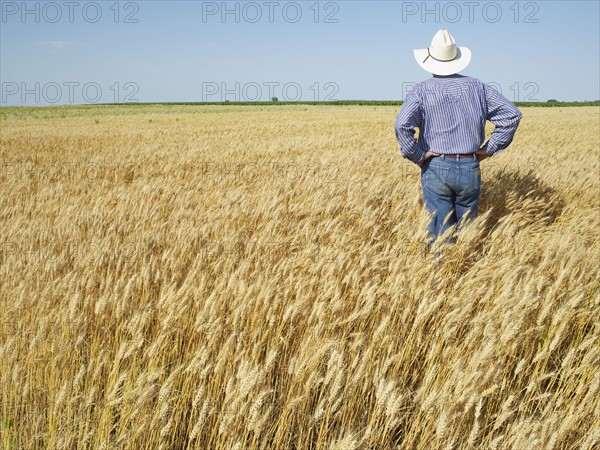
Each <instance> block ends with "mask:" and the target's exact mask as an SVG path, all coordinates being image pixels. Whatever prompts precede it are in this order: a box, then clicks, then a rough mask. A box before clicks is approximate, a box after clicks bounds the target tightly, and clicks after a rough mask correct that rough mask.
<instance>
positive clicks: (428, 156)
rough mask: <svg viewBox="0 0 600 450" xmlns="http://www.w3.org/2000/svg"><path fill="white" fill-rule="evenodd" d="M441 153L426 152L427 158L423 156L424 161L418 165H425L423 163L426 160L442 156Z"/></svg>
mask: <svg viewBox="0 0 600 450" xmlns="http://www.w3.org/2000/svg"><path fill="white" fill-rule="evenodd" d="M440 155H441V153H434V152H427V153H425V158H423V161H421V162H420V163H418V164H417V165H418V166H419V167H423V163H424V162H425V161H427V160H428V159H429V158H433V157H434V156H440Z"/></svg>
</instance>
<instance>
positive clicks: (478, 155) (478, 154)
mask: <svg viewBox="0 0 600 450" xmlns="http://www.w3.org/2000/svg"><path fill="white" fill-rule="evenodd" d="M475 157H476V158H477V160H478V161H483V160H484V159H486V158H489V157H490V155H488V153H487V152H486V151H485V150H477V151H476V152H475Z"/></svg>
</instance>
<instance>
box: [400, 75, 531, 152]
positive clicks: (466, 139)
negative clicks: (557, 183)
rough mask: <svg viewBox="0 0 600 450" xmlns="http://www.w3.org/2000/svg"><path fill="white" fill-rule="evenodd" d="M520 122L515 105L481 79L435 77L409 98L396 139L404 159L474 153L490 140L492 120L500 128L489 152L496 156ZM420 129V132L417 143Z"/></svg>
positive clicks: (421, 84)
mask: <svg viewBox="0 0 600 450" xmlns="http://www.w3.org/2000/svg"><path fill="white" fill-rule="evenodd" d="M520 118H521V113H520V111H519V110H518V109H517V108H516V107H515V106H514V105H513V104H512V103H511V102H509V101H508V100H507V99H506V98H504V97H503V96H502V95H500V94H499V93H498V92H497V91H496V90H495V89H493V88H491V87H490V86H488V85H486V84H484V83H482V82H481V81H479V80H478V79H476V78H471V77H468V76H463V75H459V74H454V75H449V76H437V75H434V76H433V77H432V78H429V79H427V80H425V81H423V82H421V83H419V84H417V85H416V86H415V87H414V89H413V90H412V91H411V92H410V94H409V95H408V96H407V99H406V102H405V103H404V105H403V107H402V110H401V112H400V114H399V115H398V119H397V121H396V136H397V138H398V141H399V143H400V146H401V151H402V154H403V156H404V157H407V158H408V159H411V160H412V161H414V162H419V161H420V160H419V159H417V158H419V157H421V156H422V155H424V154H425V153H426V152H428V151H431V152H434V153H441V154H444V153H465V154H466V153H473V152H476V151H477V150H479V149H480V147H481V144H482V143H483V141H484V139H485V122H486V120H491V121H492V122H494V123H495V124H496V126H497V130H496V132H495V133H494V135H493V136H492V139H490V142H488V145H487V146H486V148H485V149H486V150H487V151H488V154H489V155H490V156H491V155H492V154H494V153H497V152H499V151H501V150H503V149H504V148H506V147H507V146H508V145H509V144H510V142H511V141H512V136H513V134H514V128H516V124H518V122H519V120H520ZM415 127H418V128H419V130H420V137H419V141H418V142H417V141H415V140H414V129H415ZM504 128H506V133H505V132H504Z"/></svg>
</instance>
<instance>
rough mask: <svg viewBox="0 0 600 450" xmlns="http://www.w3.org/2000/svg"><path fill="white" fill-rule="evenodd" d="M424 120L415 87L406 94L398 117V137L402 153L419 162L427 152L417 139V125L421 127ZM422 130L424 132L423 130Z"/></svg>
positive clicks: (407, 157) (405, 156)
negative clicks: (422, 148) (420, 146)
mask: <svg viewBox="0 0 600 450" xmlns="http://www.w3.org/2000/svg"><path fill="white" fill-rule="evenodd" d="M422 121H423V114H422V111H421V101H420V97H419V93H418V91H417V88H416V87H415V88H413V90H412V91H411V92H410V93H409V94H408V95H407V96H406V100H405V101H404V104H403V105H402V109H401V110H400V112H399V113H398V117H396V139H397V140H398V144H400V154H401V155H402V156H403V157H404V158H406V159H409V160H411V161H412V162H414V163H417V164H418V163H420V162H421V161H422V160H423V159H424V157H425V152H424V151H422V150H421V149H420V148H419V143H418V141H417V140H416V139H415V127H419V129H421V123H422ZM420 132H421V133H422V130H420Z"/></svg>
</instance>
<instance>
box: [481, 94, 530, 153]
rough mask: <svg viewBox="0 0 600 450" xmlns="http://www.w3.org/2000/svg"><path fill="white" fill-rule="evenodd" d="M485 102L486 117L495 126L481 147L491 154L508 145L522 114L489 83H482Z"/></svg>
mask: <svg viewBox="0 0 600 450" xmlns="http://www.w3.org/2000/svg"><path fill="white" fill-rule="evenodd" d="M484 89H485V98H486V103H487V116H486V119H487V120H489V121H490V122H492V123H493V124H494V125H495V126H496V128H495V129H494V132H493V133H492V135H491V137H490V139H489V140H488V141H487V142H486V143H485V145H484V146H483V149H484V150H485V151H486V152H487V154H488V155H490V156H492V155H494V154H496V153H498V152H500V151H502V150H504V149H505V148H506V147H508V146H509V145H510V143H511V142H512V140H513V137H514V135H515V132H516V131H517V127H518V126H519V122H520V121H521V117H523V114H522V113H521V111H519V110H518V109H517V107H516V106H515V105H513V104H512V103H511V102H510V101H509V100H508V99H507V98H506V97H504V96H503V95H502V94H500V93H499V92H498V91H497V90H496V89H494V88H493V87H491V86H489V85H484Z"/></svg>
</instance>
